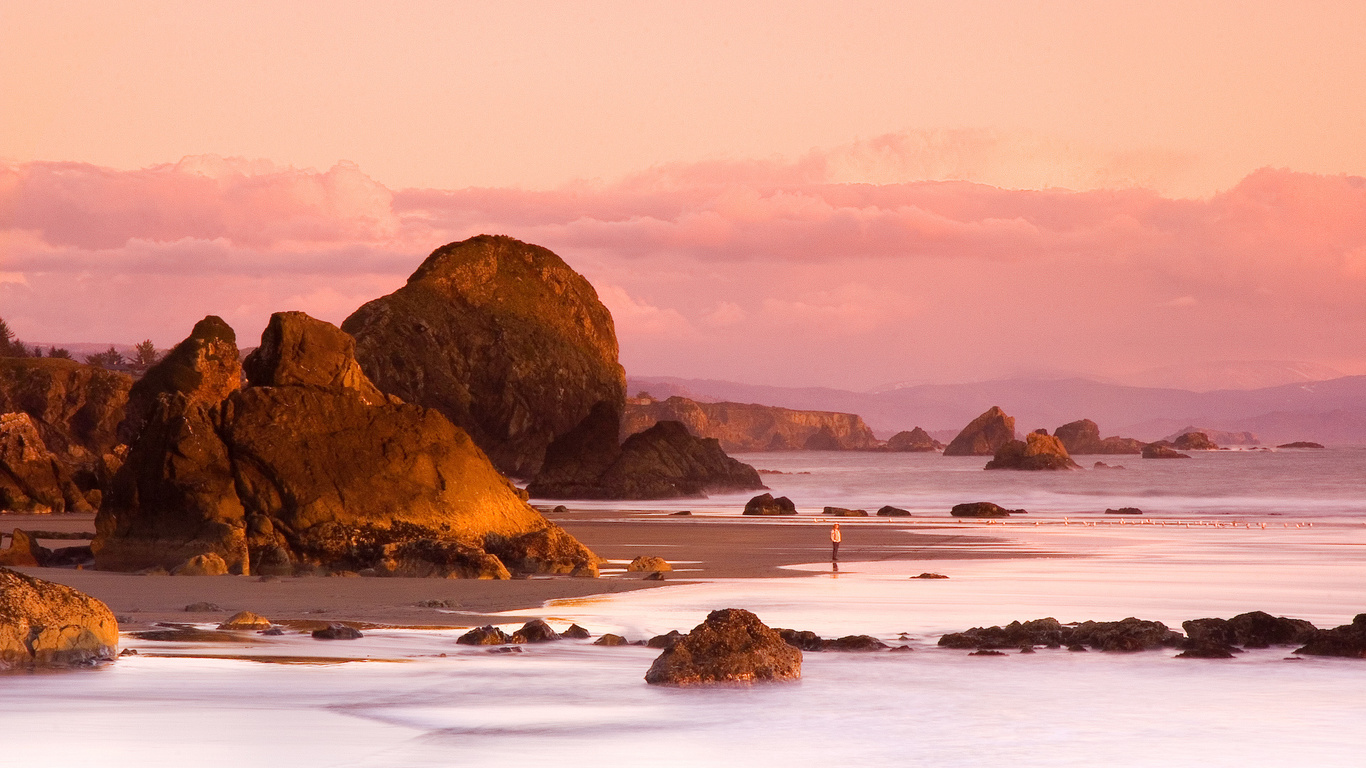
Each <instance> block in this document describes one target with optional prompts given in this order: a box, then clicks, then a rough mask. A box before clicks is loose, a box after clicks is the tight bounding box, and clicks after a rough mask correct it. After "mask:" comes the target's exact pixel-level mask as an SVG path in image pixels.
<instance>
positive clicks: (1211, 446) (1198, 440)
mask: <svg viewBox="0 0 1366 768" xmlns="http://www.w3.org/2000/svg"><path fill="white" fill-rule="evenodd" d="M1172 447H1173V448H1175V449H1176V450H1178V451H1217V450H1219V446H1218V445H1215V443H1214V441H1213V440H1211V439H1209V435H1206V434H1205V433H1204V432H1187V433H1185V434H1182V435H1178V436H1177V437H1176V439H1175V440H1173V441H1172Z"/></svg>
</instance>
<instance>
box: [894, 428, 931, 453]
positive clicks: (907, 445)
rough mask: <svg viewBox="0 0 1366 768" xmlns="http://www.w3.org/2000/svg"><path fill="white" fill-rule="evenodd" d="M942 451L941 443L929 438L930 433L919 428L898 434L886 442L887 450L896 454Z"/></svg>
mask: <svg viewBox="0 0 1366 768" xmlns="http://www.w3.org/2000/svg"><path fill="white" fill-rule="evenodd" d="M943 449H944V444H943V443H941V442H939V441H938V440H935V439H934V438H933V437H930V433H928V432H926V431H925V430H923V429H921V428H920V427H916V428H915V429H912V430H911V431H909V432H904V431H903V432H898V433H896V434H895V435H892V436H891V438H889V439H888V440H887V450H889V451H894V452H897V453H927V452H929V451H942V450H943Z"/></svg>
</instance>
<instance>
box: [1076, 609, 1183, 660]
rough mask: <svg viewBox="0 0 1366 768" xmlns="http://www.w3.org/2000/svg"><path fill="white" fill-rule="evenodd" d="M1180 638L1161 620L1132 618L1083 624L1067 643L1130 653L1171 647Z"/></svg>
mask: <svg viewBox="0 0 1366 768" xmlns="http://www.w3.org/2000/svg"><path fill="white" fill-rule="evenodd" d="M1182 639H1183V638H1182V637H1181V635H1180V634H1178V633H1176V632H1173V631H1171V630H1170V629H1168V628H1167V625H1166V624H1163V623H1162V622H1160V621H1143V620H1141V619H1135V618H1132V617H1131V618H1127V619H1124V620H1122V621H1084V622H1082V623H1081V624H1078V625H1077V626H1075V627H1073V628H1072V632H1071V636H1070V638H1069V640H1068V642H1069V643H1082V644H1085V645H1089V646H1091V647H1092V648H1095V649H1096V650H1098V651H1126V652H1131V651H1146V650H1151V649H1153V648H1164V647H1165V648H1171V647H1174V646H1176V645H1178V644H1180V643H1181V641H1182Z"/></svg>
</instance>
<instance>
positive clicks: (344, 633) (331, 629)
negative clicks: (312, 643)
mask: <svg viewBox="0 0 1366 768" xmlns="http://www.w3.org/2000/svg"><path fill="white" fill-rule="evenodd" d="M362 637H365V635H363V634H361V632H360V630H358V629H356V628H355V627H348V626H346V625H345V624H328V625H327V627H326V628H325V629H315V630H313V639H314V640H359V639H361V638H362Z"/></svg>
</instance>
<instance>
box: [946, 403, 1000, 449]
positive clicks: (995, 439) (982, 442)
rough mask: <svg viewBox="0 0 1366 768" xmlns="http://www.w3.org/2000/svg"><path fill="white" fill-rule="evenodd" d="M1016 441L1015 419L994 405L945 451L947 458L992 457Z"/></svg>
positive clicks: (959, 434)
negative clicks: (1012, 441) (1006, 445)
mask: <svg viewBox="0 0 1366 768" xmlns="http://www.w3.org/2000/svg"><path fill="white" fill-rule="evenodd" d="M1014 439H1015V419H1014V418H1013V417H1010V416H1007V415H1006V413H1005V411H1003V410H1001V408H1000V406H995V405H993V406H992V407H991V408H990V409H989V410H988V411H987V412H986V413H984V414H982V415H981V416H978V417H977V418H975V419H973V420H972V421H971V422H970V423H969V424H968V425H967V426H966V427H963V431H962V432H959V433H958V436H957V437H955V438H953V440H952V441H951V442H950V443H949V444H948V447H946V448H945V449H944V455H945V456H991V455H994V454H995V453H996V451H997V450H999V449H1000V448H1001V446H1003V445H1005V444H1006V443H1008V442H1010V441H1011V440H1014Z"/></svg>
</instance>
